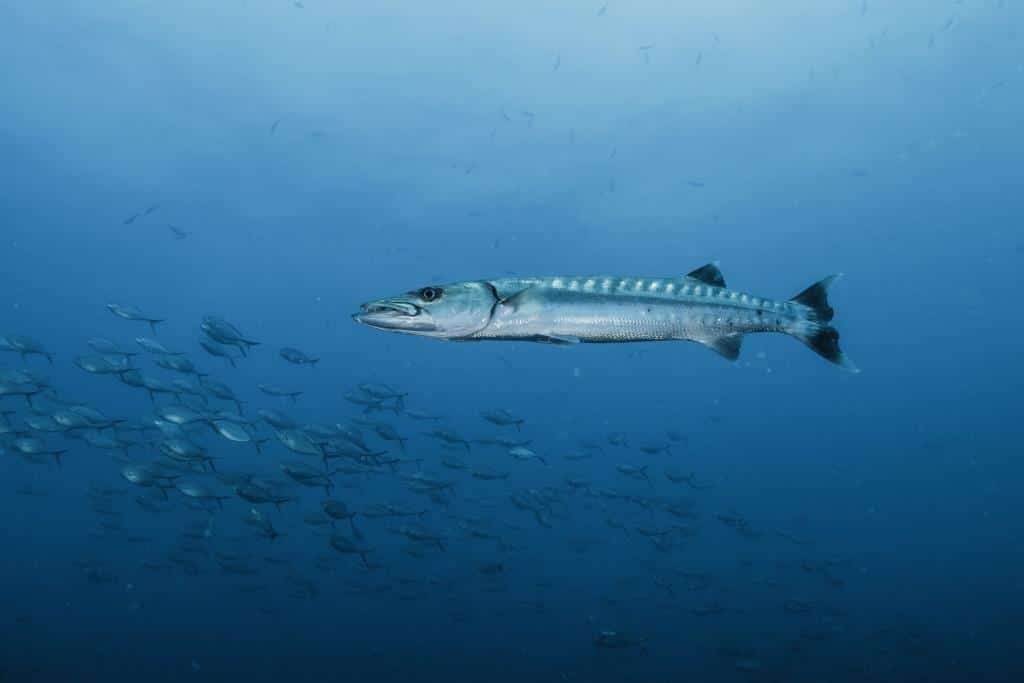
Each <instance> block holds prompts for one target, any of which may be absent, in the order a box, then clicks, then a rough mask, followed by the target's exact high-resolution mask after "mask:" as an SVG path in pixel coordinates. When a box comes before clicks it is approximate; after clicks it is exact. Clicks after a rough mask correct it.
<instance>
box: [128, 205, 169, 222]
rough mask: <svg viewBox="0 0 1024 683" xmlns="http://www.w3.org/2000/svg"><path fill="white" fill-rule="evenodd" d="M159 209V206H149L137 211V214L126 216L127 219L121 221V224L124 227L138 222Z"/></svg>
mask: <svg viewBox="0 0 1024 683" xmlns="http://www.w3.org/2000/svg"><path fill="white" fill-rule="evenodd" d="M159 208H160V205H159V204H151V205H150V206H147V207H146V208H145V209H143V210H142V211H137V212H135V213H133V214H132V215H131V216H128V218H125V219H124V220H123V221H122V223H123V224H124V225H131V224H132V223H134V222H135V221H137V220H139V219H140V218H145V217H146V216H148V215H149V214H151V213H153V212H154V211H156V210H157V209H159Z"/></svg>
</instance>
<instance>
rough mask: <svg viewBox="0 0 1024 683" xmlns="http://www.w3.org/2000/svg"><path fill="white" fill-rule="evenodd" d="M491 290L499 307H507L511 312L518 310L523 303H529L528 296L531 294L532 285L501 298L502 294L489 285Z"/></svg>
mask: <svg viewBox="0 0 1024 683" xmlns="http://www.w3.org/2000/svg"><path fill="white" fill-rule="evenodd" d="M491 289H492V290H493V292H494V295H495V297H497V299H498V305H499V306H508V307H510V308H512V310H516V309H518V308H519V307H520V306H521V305H522V304H523V303H524V302H526V301H529V298H530V294H531V293H532V292H533V289H534V288H533V285H530V286H529V287H524V288H523V289H520V290H519V291H517V292H512V293H511V294H509V295H508V296H502V294H503V292H499V291H498V289H497V288H496V287H495V286H494V285H493V284H491Z"/></svg>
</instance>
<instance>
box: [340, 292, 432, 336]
mask: <svg viewBox="0 0 1024 683" xmlns="http://www.w3.org/2000/svg"><path fill="white" fill-rule="evenodd" d="M352 319H353V320H355V321H356V322H358V323H362V324H363V325H368V326H369V327H375V328H377V329H379V330H395V331H398V332H434V331H436V330H437V325H436V324H435V323H434V321H433V320H432V319H431V316H430V314H429V313H427V312H426V311H425V310H424V309H423V308H422V307H420V306H417V305H416V304H414V303H412V302H411V301H408V300H403V299H381V300H380V301H371V302H370V303H366V304H363V305H362V306H360V307H359V312H358V313H356V314H355V315H353V316H352Z"/></svg>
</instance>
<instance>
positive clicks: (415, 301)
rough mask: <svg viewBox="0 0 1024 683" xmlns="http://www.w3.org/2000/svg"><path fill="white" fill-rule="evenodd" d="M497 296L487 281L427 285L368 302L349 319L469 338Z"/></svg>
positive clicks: (428, 334) (396, 329)
mask: <svg viewBox="0 0 1024 683" xmlns="http://www.w3.org/2000/svg"><path fill="white" fill-rule="evenodd" d="M496 301H497V299H496V297H495V295H494V288H493V287H491V286H490V285H489V284H488V283H487V282H482V281H469V282H456V283H452V284H448V285H430V286H427V287H423V288H422V289H419V290H416V291H412V292H405V293H404V294H399V295H398V296H392V297H388V298H386V299H377V300H376V301H370V302H368V303H365V304H363V305H362V306H360V307H359V311H358V312H357V313H356V314H355V315H353V316H352V318H353V319H354V320H355V321H356V322H358V323H362V324H363V325H367V326H369V327H373V328H376V329H378V330H386V331H388V332H398V333H401V334H414V335H419V336H421V337H433V338H435V339H469V338H472V336H473V335H474V334H476V333H477V332H479V331H480V330H482V329H483V328H485V327H486V326H487V325H488V323H489V322H490V320H491V314H492V312H493V309H494V306H495V303H496Z"/></svg>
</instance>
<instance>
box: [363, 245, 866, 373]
mask: <svg viewBox="0 0 1024 683" xmlns="http://www.w3.org/2000/svg"><path fill="white" fill-rule="evenodd" d="M837 277H838V276H836V275H833V276H830V277H827V278H825V279H824V280H821V281H819V282H816V283H814V284H813V285H811V286H810V287H808V288H807V289H805V290H803V291H802V292H800V293H799V294H797V295H796V296H794V297H793V298H792V299H789V300H786V301H780V300H773V299H765V298H762V297H758V296H754V295H752V294H745V293H743V292H739V291H736V290H731V289H728V288H727V287H726V285H725V278H724V277H723V276H722V273H721V271H720V270H719V269H718V266H717V265H716V264H714V263H709V264H707V265H705V266H702V267H700V268H697V269H696V270H694V271H691V272H690V273H689V274H688V275H686V276H685V277H682V278H633V277H609V276H594V277H522V278H498V279H494V280H475V281H468V282H457V283H453V284H449V285H444V286H428V287H423V288H421V289H419V290H415V291H412V292H407V293H405V294H399V295H397V296H393V297H389V298H386V299H379V300H376V301H371V302H368V303H365V304H363V305H362V306H361V307H360V310H359V312H358V313H356V314H355V315H354V316H353V318H354V319H355V321H356V322H359V323H362V324H364V325H368V326H370V327H373V328H376V329H379V330H385V331H389V332H399V333H402V334H411V335H417V336H423V337H433V338H435V339H446V340H450V341H484V340H494V341H498V340H503V341H530V342H541V343H548V344H556V345H560V346H571V345H575V344H579V343H581V342H582V343H625V342H639V341H672V340H686V341H693V342H697V343H699V344H702V345H703V346H706V347H707V348H709V349H711V350H712V351H714V352H716V353H717V354H719V355H720V356H722V357H723V358H726V359H728V360H736V359H737V358H738V357H739V354H740V345H741V342H742V340H743V336H744V335H745V334H750V333H755V332H775V333H781V334H787V335H789V336H791V337H794V338H796V339H797V340H799V341H801V342H803V343H804V344H805V345H806V346H807V347H808V348H810V349H811V350H812V351H814V352H815V353H817V354H818V355H820V356H821V357H823V358H825V359H826V360H828V361H830V362H832V363H835V364H836V365H839V366H841V367H844V368H846V369H848V370H851V371H856V366H855V365H854V364H853V362H852V361H850V359H849V358H847V356H846V355H845V354H844V353H843V352H842V351H841V350H840V348H839V332H838V331H837V330H836V329H835V328H834V327H832V326H831V325H830V324H829V323H830V321H831V320H832V316H833V310H832V307H831V306H830V305H829V302H828V289H829V286H830V285H831V284H832V283H833V282H834V281H835V280H836V278H837Z"/></svg>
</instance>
